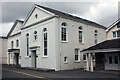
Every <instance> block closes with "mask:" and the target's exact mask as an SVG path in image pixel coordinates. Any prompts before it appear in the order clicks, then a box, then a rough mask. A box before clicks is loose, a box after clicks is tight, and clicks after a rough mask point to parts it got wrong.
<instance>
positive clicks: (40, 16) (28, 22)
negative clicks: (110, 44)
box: [23, 8, 51, 27]
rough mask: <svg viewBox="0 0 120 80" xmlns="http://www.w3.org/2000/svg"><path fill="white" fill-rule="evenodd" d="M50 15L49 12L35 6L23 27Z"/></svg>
mask: <svg viewBox="0 0 120 80" xmlns="http://www.w3.org/2000/svg"><path fill="white" fill-rule="evenodd" d="M36 14H37V15H38V17H37V19H36V17H35V15H36ZM50 16H51V15H50V14H48V13H46V12H44V11H43V10H39V9H38V8H35V9H34V10H33V13H32V14H31V16H30V17H29V19H28V20H27V22H26V24H25V25H24V26H23V27H26V26H28V25H30V24H33V23H35V22H38V21H40V20H43V19H46V18H48V17H50Z"/></svg>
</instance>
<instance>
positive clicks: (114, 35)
mask: <svg viewBox="0 0 120 80" xmlns="http://www.w3.org/2000/svg"><path fill="white" fill-rule="evenodd" d="M119 31H120V30H117V31H112V34H113V39H116V38H120V35H119V36H118V32H119ZM114 33H115V34H114Z"/></svg>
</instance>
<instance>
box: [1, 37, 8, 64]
mask: <svg viewBox="0 0 120 80" xmlns="http://www.w3.org/2000/svg"><path fill="white" fill-rule="evenodd" d="M0 44H1V46H0V49H1V50H0V51H1V52H0V54H1V56H2V57H1V56H0V61H1V63H2V64H7V39H4V38H0ZM1 63H0V64H1Z"/></svg>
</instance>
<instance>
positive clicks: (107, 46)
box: [81, 39, 120, 53]
mask: <svg viewBox="0 0 120 80" xmlns="http://www.w3.org/2000/svg"><path fill="white" fill-rule="evenodd" d="M119 43H120V39H112V40H106V41H104V42H101V43H99V44H97V45H94V46H92V47H89V48H87V49H84V50H82V51H81V52H82V53H91V52H92V53H97V52H118V51H120V44H119Z"/></svg>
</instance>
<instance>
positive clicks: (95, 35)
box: [94, 34, 98, 44]
mask: <svg viewBox="0 0 120 80" xmlns="http://www.w3.org/2000/svg"><path fill="white" fill-rule="evenodd" d="M94 36H95V44H97V42H98V41H97V34H95V35H94Z"/></svg>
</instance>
